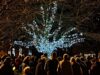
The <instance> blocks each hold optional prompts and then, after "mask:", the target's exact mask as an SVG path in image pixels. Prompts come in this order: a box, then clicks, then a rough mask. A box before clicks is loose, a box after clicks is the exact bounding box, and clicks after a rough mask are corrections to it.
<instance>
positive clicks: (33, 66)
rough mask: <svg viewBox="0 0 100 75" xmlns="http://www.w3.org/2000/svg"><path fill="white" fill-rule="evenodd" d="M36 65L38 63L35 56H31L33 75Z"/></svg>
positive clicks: (30, 64) (30, 63) (33, 74)
mask: <svg viewBox="0 0 100 75" xmlns="http://www.w3.org/2000/svg"><path fill="white" fill-rule="evenodd" d="M36 65H37V63H36V61H35V56H34V55H32V56H30V61H29V66H30V70H31V73H32V75H35V69H36Z"/></svg>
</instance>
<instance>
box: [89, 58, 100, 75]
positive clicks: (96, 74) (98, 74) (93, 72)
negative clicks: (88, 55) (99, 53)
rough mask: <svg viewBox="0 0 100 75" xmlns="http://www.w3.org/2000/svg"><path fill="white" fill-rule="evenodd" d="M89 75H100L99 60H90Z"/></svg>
mask: <svg viewBox="0 0 100 75" xmlns="http://www.w3.org/2000/svg"><path fill="white" fill-rule="evenodd" d="M90 75H100V61H99V59H94V60H92V66H91V69H90Z"/></svg>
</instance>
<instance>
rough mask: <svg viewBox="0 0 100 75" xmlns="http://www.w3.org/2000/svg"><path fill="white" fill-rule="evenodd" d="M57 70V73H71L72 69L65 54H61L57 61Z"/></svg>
mask: <svg viewBox="0 0 100 75" xmlns="http://www.w3.org/2000/svg"><path fill="white" fill-rule="evenodd" d="M57 71H58V75H73V69H72V66H71V63H70V62H69V57H68V55H67V54H64V55H63V59H62V60H61V61H60V62H59V65H58V69H57Z"/></svg>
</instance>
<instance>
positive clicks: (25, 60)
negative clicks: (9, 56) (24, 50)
mask: <svg viewBox="0 0 100 75" xmlns="http://www.w3.org/2000/svg"><path fill="white" fill-rule="evenodd" d="M29 61H30V56H26V57H25V58H24V59H23V62H22V70H23V69H24V68H25V67H26V66H29Z"/></svg>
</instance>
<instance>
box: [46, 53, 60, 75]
mask: <svg viewBox="0 0 100 75" xmlns="http://www.w3.org/2000/svg"><path fill="white" fill-rule="evenodd" d="M57 66H58V60H57V54H56V53H55V52H54V53H52V55H51V59H50V60H48V61H47V62H46V64H45V71H46V75H57Z"/></svg>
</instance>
